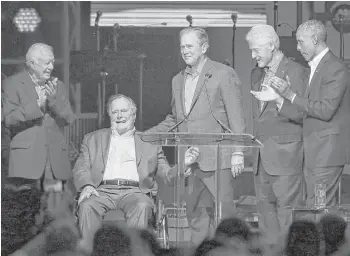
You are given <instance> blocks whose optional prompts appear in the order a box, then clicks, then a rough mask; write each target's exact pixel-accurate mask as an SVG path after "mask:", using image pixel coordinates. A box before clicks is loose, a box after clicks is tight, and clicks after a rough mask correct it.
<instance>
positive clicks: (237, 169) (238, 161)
mask: <svg viewBox="0 0 350 256" xmlns="http://www.w3.org/2000/svg"><path fill="white" fill-rule="evenodd" d="M243 170H244V155H243V154H233V155H232V157H231V172H232V175H233V177H237V176H238V175H240V174H241V173H242V171H243Z"/></svg>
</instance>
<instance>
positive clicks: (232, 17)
mask: <svg viewBox="0 0 350 256" xmlns="http://www.w3.org/2000/svg"><path fill="white" fill-rule="evenodd" d="M231 19H232V22H233V24H234V25H235V26H236V22H237V13H232V14H231Z"/></svg>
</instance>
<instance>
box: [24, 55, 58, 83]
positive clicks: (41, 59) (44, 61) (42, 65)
mask: <svg viewBox="0 0 350 256" xmlns="http://www.w3.org/2000/svg"><path fill="white" fill-rule="evenodd" d="M54 62H55V57H54V55H53V52H52V51H51V50H49V49H42V50H38V51H37V52H35V53H34V55H33V58H32V60H31V61H30V68H31V70H32V71H33V74H34V75H35V77H36V78H37V79H38V80H39V82H44V81H46V80H48V79H49V78H50V76H51V73H52V70H53V68H54Z"/></svg>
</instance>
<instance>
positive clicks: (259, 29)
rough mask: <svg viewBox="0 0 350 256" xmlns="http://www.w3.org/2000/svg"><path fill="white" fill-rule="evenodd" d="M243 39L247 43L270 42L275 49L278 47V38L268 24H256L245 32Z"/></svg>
mask: <svg viewBox="0 0 350 256" xmlns="http://www.w3.org/2000/svg"><path fill="white" fill-rule="evenodd" d="M245 39H246V40H247V42H248V43H252V42H262V43H266V44H268V43H272V44H273V45H274V46H275V49H276V50H278V49H279V48H280V39H279V37H278V35H277V33H276V31H275V29H274V28H273V27H272V26H270V25H256V26H254V27H252V28H251V29H250V30H249V32H248V33H247V35H246V37H245Z"/></svg>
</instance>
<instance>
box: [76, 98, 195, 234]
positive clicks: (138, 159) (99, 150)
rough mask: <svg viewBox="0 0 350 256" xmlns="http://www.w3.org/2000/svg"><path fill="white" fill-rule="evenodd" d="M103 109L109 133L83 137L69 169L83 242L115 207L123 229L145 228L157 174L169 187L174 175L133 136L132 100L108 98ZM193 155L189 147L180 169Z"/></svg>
mask: <svg viewBox="0 0 350 256" xmlns="http://www.w3.org/2000/svg"><path fill="white" fill-rule="evenodd" d="M107 109H108V114H109V116H110V119H111V128H106V129H100V130H97V131H95V132H92V133H89V134H87V135H85V137H84V139H83V143H82V145H81V150H80V155H79V157H78V159H77V161H76V164H75V166H74V169H73V174H74V183H75V186H76V189H77V191H78V192H79V193H80V196H79V200H78V218H79V226H80V230H81V233H82V236H83V238H84V239H85V238H91V236H93V235H94V231H96V230H97V229H98V228H99V227H100V225H101V221H102V217H103V216H104V214H105V213H106V212H107V211H108V210H113V209H117V208H119V209H121V210H123V211H124V212H125V217H126V221H127V225H128V226H132V227H137V228H141V229H142V228H147V227H148V223H149V219H150V217H151V213H152V207H153V202H152V200H151V198H150V197H149V196H148V195H147V194H149V193H150V192H151V191H152V190H154V189H156V186H155V177H156V175H158V176H159V177H161V178H163V179H164V181H165V182H170V181H171V180H172V177H173V176H174V173H176V167H173V168H171V167H170V166H169V164H168V162H167V160H166V158H165V156H164V154H163V151H162V148H161V146H157V145H153V144H150V143H146V142H143V141H142V140H141V138H140V136H139V135H138V134H137V133H136V134H135V126H134V123H135V119H136V105H135V103H134V101H133V100H132V99H130V98H128V97H126V96H124V95H121V94H118V95H112V96H111V97H110V99H109V101H108V104H107ZM198 155H199V152H198V149H197V148H195V147H191V148H189V149H188V150H187V151H186V154H185V160H184V163H185V165H186V166H190V165H191V164H193V163H194V162H195V161H196V159H197V157H198ZM89 236H90V237H89Z"/></svg>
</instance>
